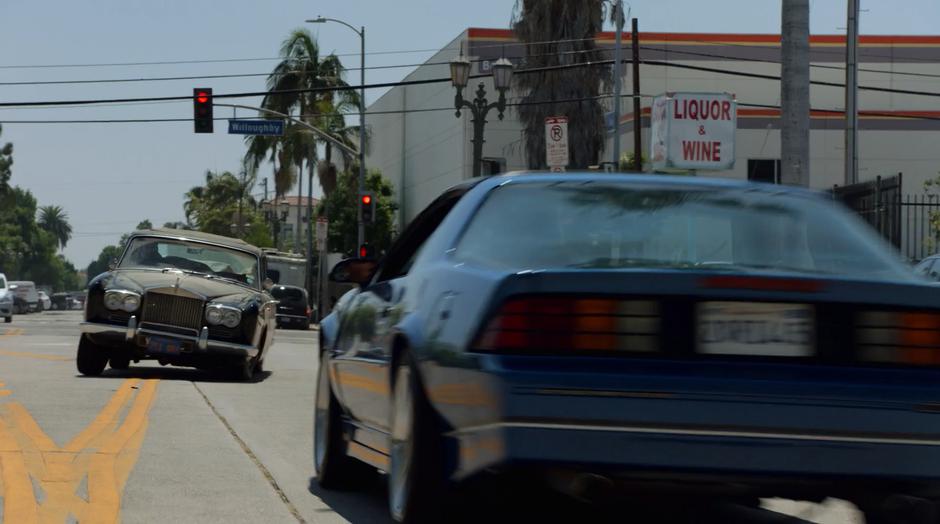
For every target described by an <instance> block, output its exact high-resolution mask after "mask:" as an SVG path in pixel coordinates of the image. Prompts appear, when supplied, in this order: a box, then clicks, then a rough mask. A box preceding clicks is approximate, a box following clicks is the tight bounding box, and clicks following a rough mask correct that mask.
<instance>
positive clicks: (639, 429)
mask: <svg viewBox="0 0 940 524" xmlns="http://www.w3.org/2000/svg"><path fill="white" fill-rule="evenodd" d="M505 428H520V429H559V430H569V431H600V432H608V433H638V434H652V435H656V434H659V435H681V436H694V437H733V438H755V439H774V440H780V439H784V440H807V441H816V442H851V443H859V444H903V445H910V446H940V440H938V439H937V438H910V437H907V438H905V437H852V436H848V435H827V434H818V435H817V434H810V433H797V432H781V431H774V432H769V431H768V432H763V431H735V430H712V429H685V428H669V427H661V428H657V427H650V426H630V425H620V426H604V425H595V424H559V423H550V422H499V423H495V424H482V425H479V426H472V427H469V428H464V429H459V430H455V431H451V432H449V433H447V436H460V435H461V434H465V433H476V432H481V431H491V430H498V429H505Z"/></svg>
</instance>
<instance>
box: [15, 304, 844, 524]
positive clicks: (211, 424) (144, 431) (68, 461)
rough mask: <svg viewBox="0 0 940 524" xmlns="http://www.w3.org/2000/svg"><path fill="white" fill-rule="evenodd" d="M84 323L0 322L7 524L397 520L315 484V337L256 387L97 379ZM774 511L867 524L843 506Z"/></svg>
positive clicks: (534, 496) (568, 507) (282, 356)
mask: <svg viewBox="0 0 940 524" xmlns="http://www.w3.org/2000/svg"><path fill="white" fill-rule="evenodd" d="M80 317H81V314H80V312H78V311H73V312H46V313H42V314H34V315H23V316H17V317H16V318H15V319H14V323H13V324H0V522H4V523H9V524H20V523H25V524H30V523H32V522H37V523H58V522H75V521H78V522H82V523H85V522H117V521H122V522H128V523H152V522H210V523H211V522H226V523H241V522H246V523H247V522H251V523H256V522H265V523H279V522H283V523H292V524H296V523H298V522H307V523H333V522H370V523H371V522H378V523H387V522H389V519H388V517H387V513H386V507H385V497H386V494H385V488H384V482H383V479H382V477H381V476H379V475H377V476H376V478H375V479H374V482H372V483H371V484H370V485H368V486H367V487H366V488H365V489H364V490H362V491H358V492H347V493H334V492H324V491H322V490H320V489H319V488H318V487H317V485H316V482H315V479H313V478H312V477H313V475H314V473H313V465H312V439H313V436H312V427H311V425H312V406H313V401H314V386H315V377H316V367H317V359H316V358H315V355H316V353H317V347H316V339H317V338H316V331H313V330H311V331H308V332H301V331H283V330H279V331H278V333H277V335H276V342H275V345H274V347H273V348H272V350H271V352H270V355H269V356H268V358H267V359H266V361H265V367H266V371H265V373H264V374H263V375H261V376H259V377H258V378H257V380H256V381H255V382H254V383H238V382H229V381H227V380H226V379H225V378H223V377H219V376H217V375H214V374H212V373H208V372H202V371H197V370H190V369H186V368H173V367H160V366H159V365H157V364H149V363H142V364H139V365H134V366H132V367H131V369H130V370H128V371H123V372H118V371H114V370H108V371H106V372H105V374H104V375H103V376H101V377H98V378H88V377H81V376H79V375H78V374H77V372H76V370H75V364H74V352H75V347H76V344H77V341H78V322H79V321H80ZM464 495H465V499H469V500H470V501H471V503H470V504H467V505H466V506H465V508H466V509H463V510H461V511H460V514H459V515H457V514H455V515H454V517H455V518H454V521H458V520H459V521H470V522H489V521H494V519H497V520H505V519H506V518H507V517H512V518H513V519H517V518H518V519H519V520H521V521H531V520H540V521H567V522H577V521H583V522H600V521H609V522H663V521H664V519H663V518H662V517H663V514H664V513H668V511H666V510H667V509H669V508H662V511H661V510H660V509H658V508H656V507H653V508H645V509H644V511H643V512H642V516H641V514H640V513H636V514H631V513H630V512H629V511H628V510H626V509H624V508H619V509H616V510H614V511H611V510H604V511H601V510H598V509H593V508H586V507H584V506H581V505H578V504H574V503H571V502H568V501H565V500H562V498H561V497H557V496H546V495H545V494H544V493H538V492H535V493H528V492H526V490H524V489H521V487H520V484H519V483H506V482H504V483H494V484H492V485H487V486H482V487H481V486H471V487H469V488H468V489H467V490H466V493H465V494H464ZM768 504H771V505H773V506H774V507H775V508H777V509H778V510H783V511H786V512H787V513H791V514H798V515H801V516H802V517H803V518H808V519H810V520H812V521H814V522H820V523H823V524H849V523H854V522H862V521H861V519H860V518H859V517H858V516H857V515H856V514H855V512H854V510H853V509H852V508H851V507H850V506H848V505H846V504H843V503H840V502H837V501H833V502H827V503H826V504H824V505H813V504H797V503H791V502H786V501H771V502H768ZM670 506H672V508H673V509H674V508H675V507H679V506H681V504H679V505H677V504H671V505H670ZM624 512H626V514H625V513H624ZM458 516H459V517H460V518H459V519H458V518H457V517H458ZM631 517H632V518H631Z"/></svg>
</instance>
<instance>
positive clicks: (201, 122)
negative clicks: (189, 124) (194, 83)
mask: <svg viewBox="0 0 940 524" xmlns="http://www.w3.org/2000/svg"><path fill="white" fill-rule="evenodd" d="M193 125H194V127H195V129H194V130H195V131H196V132H197V133H211V132H212V88H209V87H197V88H195V89H193Z"/></svg>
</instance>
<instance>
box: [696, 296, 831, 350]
mask: <svg viewBox="0 0 940 524" xmlns="http://www.w3.org/2000/svg"><path fill="white" fill-rule="evenodd" d="M814 336H815V321H814V314H813V306H811V305H808V304H772V303H766V302H703V303H701V304H699V305H698V351H699V352H700V353H707V354H715V355H758V356H771V357H808V356H811V355H812V354H813V339H814Z"/></svg>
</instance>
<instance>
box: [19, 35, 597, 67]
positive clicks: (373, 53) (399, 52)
mask: <svg viewBox="0 0 940 524" xmlns="http://www.w3.org/2000/svg"><path fill="white" fill-rule="evenodd" d="M589 40H596V38H569V39H557V40H543V41H539V42H509V43H506V44H487V45H479V46H475V47H476V48H477V49H492V48H505V47H507V46H523V47H525V46H533V45H546V44H564V43H573V42H586V41H589ZM456 49H457V48H455V47H444V48H433V49H405V50H394V51H368V52H366V56H380V55H403V54H414V53H438V52H440V51H445V50H456ZM332 54H333V56H337V57H359V56H360V52H358V51H357V52H355V53H332ZM274 60H284V57H281V56H275V57H258V58H219V59H200V60H156V61H151V62H143V61H138V62H103V63H85V64H7V65H0V70H2V69H62V68H88V67H132V66H149V65H185V64H223V63H233V62H264V61H274ZM366 69H368V67H367V68H366Z"/></svg>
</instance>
